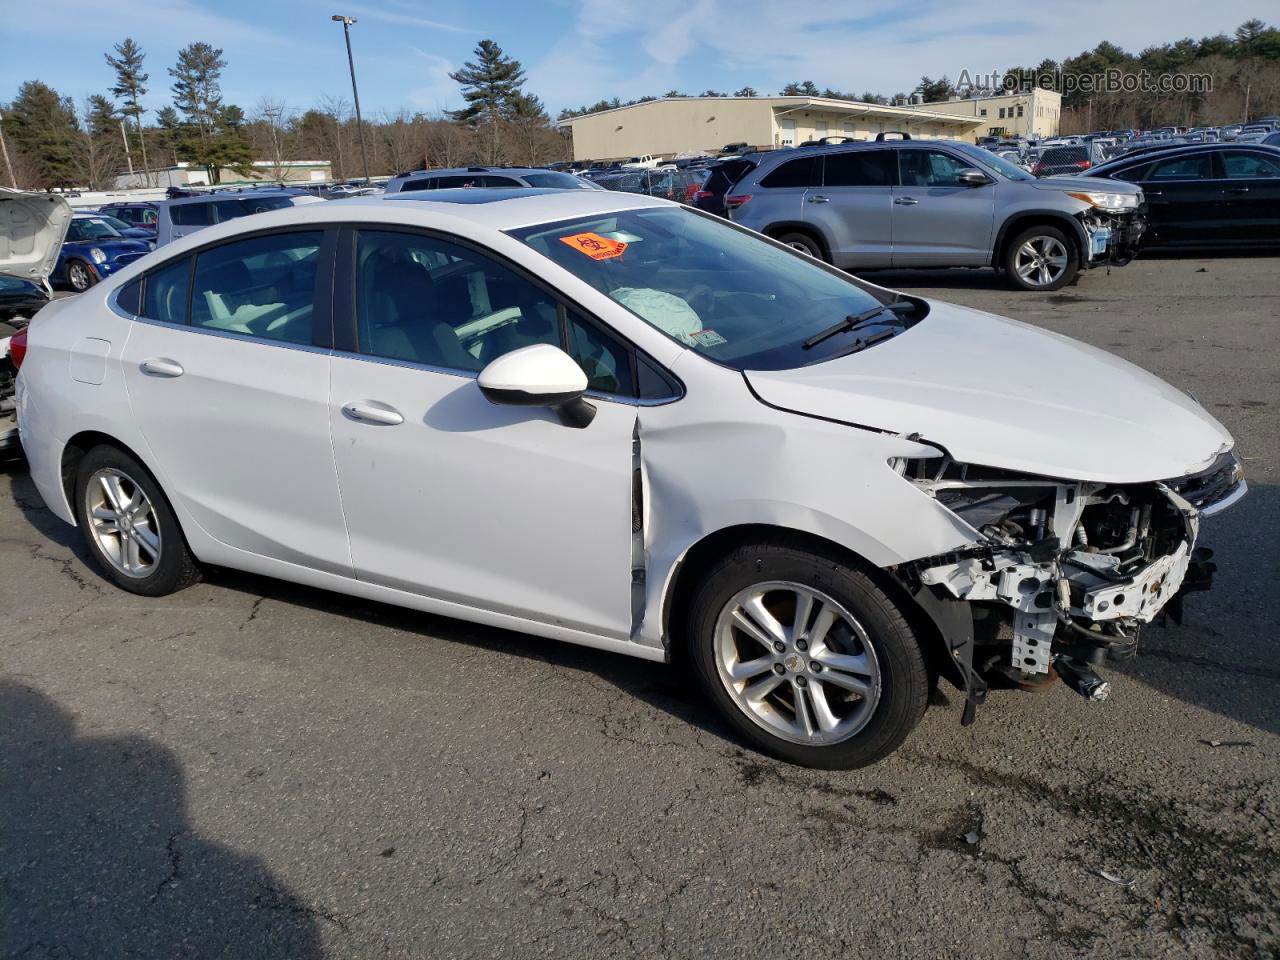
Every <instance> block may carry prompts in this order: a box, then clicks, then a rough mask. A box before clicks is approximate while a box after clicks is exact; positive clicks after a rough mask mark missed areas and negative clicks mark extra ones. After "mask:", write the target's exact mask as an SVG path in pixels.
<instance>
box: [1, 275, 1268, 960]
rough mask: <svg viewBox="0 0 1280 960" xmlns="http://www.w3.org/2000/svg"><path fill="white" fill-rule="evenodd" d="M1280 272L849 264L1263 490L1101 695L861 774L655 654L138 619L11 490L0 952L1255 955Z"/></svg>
mask: <svg viewBox="0 0 1280 960" xmlns="http://www.w3.org/2000/svg"><path fill="white" fill-rule="evenodd" d="M1276 264H1277V261H1276V260H1275V259H1274V258H1267V257H1248V258H1226V257H1224V258H1206V259H1183V260H1154V259H1151V260H1139V261H1137V262H1135V263H1134V264H1132V265H1130V266H1129V267H1127V268H1125V269H1121V270H1114V271H1112V272H1111V274H1110V275H1106V274H1105V273H1102V272H1095V273H1092V274H1089V275H1086V276H1085V277H1083V278H1082V279H1081V280H1080V281H1079V283H1078V284H1076V285H1075V286H1073V287H1070V288H1067V289H1065V290H1063V291H1060V292H1058V293H1056V294H1050V295H1033V294H1026V293H1019V292H1014V291H1011V290H1009V289H1007V288H1006V287H1005V285H1004V283H1003V281H1002V280H1001V279H1000V278H999V277H998V276H996V275H995V274H992V273H990V272H985V271H946V272H942V271H940V272H928V273H926V272H914V273H880V274H875V275H870V276H871V279H874V280H875V281H876V282H880V283H885V284H887V285H891V286H898V287H901V288H903V289H907V290H910V291H913V292H919V293H922V294H924V295H927V296H933V297H937V298H939V299H945V300H951V301H955V302H958V303H963V304H967V305H971V306H975V307H979V308H981V309H987V310H991V311H993V312H996V313H1002V314H1005V315H1007V316H1012V317H1015V318H1018V319H1021V320H1025V321H1028V322H1031V323H1034V324H1038V325H1040V326H1043V327H1046V328H1049V329H1051V330H1055V331H1058V332H1060V333H1064V334H1068V335H1070V336H1073V337H1077V338H1079V339H1082V340H1085V341H1087V342H1089V343H1093V344H1095V345H1098V346H1101V347H1104V348H1106V349H1108V350H1111V351H1114V352H1115V353H1118V354H1120V355H1121V356H1123V357H1126V358H1128V359H1130V360H1132V361H1134V362H1136V363H1138V364H1139V365H1141V366H1143V367H1146V368H1147V369H1149V370H1151V371H1153V372H1154V373H1156V374H1158V375H1160V376H1162V377H1164V378H1165V379H1167V380H1169V381H1170V382H1171V383H1173V384H1175V385H1177V386H1179V387H1182V388H1185V389H1188V390H1191V391H1192V392H1193V393H1194V394H1195V395H1196V397H1197V398H1198V399H1199V400H1200V402H1201V403H1203V404H1204V405H1205V406H1206V407H1207V408H1208V409H1209V410H1210V411H1211V412H1212V413H1213V414H1214V415H1215V416H1217V417H1218V418H1219V419H1220V420H1221V421H1222V422H1223V423H1224V424H1225V425H1226V426H1227V427H1228V428H1229V429H1230V430H1231V431H1232V432H1233V433H1234V435H1235V436H1236V438H1237V446H1238V450H1239V452H1240V453H1241V454H1242V456H1243V459H1244V461H1245V465H1246V468H1247V472H1248V479H1249V483H1250V487H1251V492H1250V495H1249V497H1248V498H1247V499H1246V500H1245V501H1244V502H1243V503H1242V504H1241V505H1239V506H1238V507H1237V508H1235V509H1234V510H1232V511H1230V512H1228V513H1227V514H1224V515H1223V516H1221V517H1219V518H1216V519H1213V520H1209V521H1206V524H1205V529H1204V532H1203V543H1204V544H1205V545H1206V546H1209V547H1211V548H1213V549H1214V550H1215V551H1216V559H1217V561H1218V565H1219V570H1218V583H1217V585H1216V587H1215V589H1214V591H1213V592H1212V593H1209V594H1198V595H1196V596H1194V597H1192V598H1190V599H1189V600H1188V602H1187V610H1186V621H1185V623H1184V624H1183V625H1182V626H1167V627H1161V628H1152V629H1149V630H1148V631H1147V632H1146V633H1145V635H1144V638H1143V644H1142V653H1141V655H1140V656H1139V657H1138V658H1137V659H1136V660H1134V661H1132V662H1130V663H1126V664H1123V665H1119V666H1114V667H1110V668H1108V669H1107V670H1106V674H1107V679H1109V680H1111V682H1112V686H1113V689H1112V695H1111V699H1110V700H1108V701H1107V702H1106V703H1103V704H1096V703H1089V702H1086V701H1085V700H1084V699H1082V698H1081V697H1079V696H1077V695H1075V694H1074V693H1071V692H1069V691H1068V690H1067V689H1066V688H1065V687H1063V686H1062V685H1058V686H1056V687H1053V688H1050V689H1049V690H1047V691H1044V692H1041V693H1034V694H1032V693H1021V692H1015V691H997V692H995V693H993V694H992V696H991V697H990V698H989V700H988V702H987V704H986V705H985V706H984V707H983V708H982V709H980V710H979V713H978V721H977V723H976V724H975V725H973V726H971V727H967V728H962V727H961V726H960V709H961V702H960V698H959V697H958V696H957V694H956V693H955V692H954V691H953V690H952V689H951V688H949V687H947V686H945V685H944V686H943V687H942V688H941V690H940V691H939V693H938V695H937V696H936V697H935V702H934V703H933V706H932V707H931V709H930V710H929V711H928V713H927V714H926V716H925V719H924V721H923V722H922V723H921V725H920V726H919V727H918V728H917V730H916V731H915V733H914V734H913V735H912V736H911V738H910V739H909V740H908V741H907V743H906V744H905V746H904V747H903V748H902V749H901V750H900V751H899V752H898V753H896V754H895V755H893V756H892V757H890V758H889V759H887V760H885V761H883V762H881V763H880V764H878V765H877V766H875V767H872V768H869V769H866V770H862V771H856V772H852V773H829V772H816V771H809V770H804V769H801V768H797V767H791V766H787V765H784V764H780V763H776V762H774V761H772V760H769V759H768V758H765V757H763V756H761V755H759V754H757V753H754V752H753V751H751V750H750V749H749V748H747V747H746V746H745V745H744V744H742V743H740V742H738V741H737V740H735V739H734V737H733V736H732V734H731V733H730V732H729V731H728V729H727V728H726V727H725V726H724V725H722V724H721V723H720V722H719V721H718V720H717V719H716V718H715V716H714V715H713V714H712V712H711V711H710V709H709V708H708V707H707V706H706V705H704V704H703V703H702V702H701V700H700V699H699V697H698V696H697V695H696V693H695V692H694V691H693V689H692V687H691V685H690V684H688V683H687V682H686V681H685V679H684V678H682V677H681V676H680V675H679V674H678V673H677V671H676V670H674V669H672V668H667V667H663V666H661V665H656V664H649V663H645V662H641V661H638V660H632V659H627V658H623V657H620V656H614V655H609V654H604V653H598V652H594V651H590V650H585V649H581V648H575V647H571V646H567V645H560V644H556V643H553V642H550V641H544V640H540V639H536V638H533V637H528V636H524V635H519V634H513V633H507V632H503V631H499V630H492V629H486V628H483V627H477V626H472V625H469V624H466V623H461V622H457V621H451V620H445V619H440V618H432V617H428V616H424V615H421V614H417V613H413V612H410V611H404V610H399V609H395V608H392V607H386V606H379V605H374V604H368V603H365V602H362V601H359V600H355V599H350V598H344V597H341V596H335V595H331V594H326V593H322V592H320V591H315V590H309V589H304V588H301V587H295V586H290V585H288V584H284V583H280V582H276V581H272V580H267V579H263V578H259V577H253V576H249V575H244V574H238V573H232V572H227V571H211V572H210V573H209V575H208V576H207V578H206V580H205V582H203V583H201V584H199V585H197V586H195V587H193V588H191V589H189V590H187V591H184V592H183V593H180V594H178V595H175V596H172V597H168V598H164V599H160V600H148V599H143V598H139V597H134V596H131V595H129V594H126V593H123V592H121V591H119V590H117V589H115V588H113V587H112V586H111V585H109V584H108V583H107V582H106V581H105V580H104V579H103V578H101V577H100V576H99V575H98V573H97V572H96V570H95V569H94V568H93V567H92V566H91V565H89V564H88V563H87V562H86V559H87V556H86V553H85V550H84V549H83V547H82V546H81V545H80V542H79V539H78V534H77V533H76V531H75V530H73V529H72V528H70V527H67V526H65V525H64V524H62V523H61V522H60V521H58V520H57V519H55V518H54V517H53V516H52V515H51V514H50V513H48V511H47V510H45V509H44V507H43V505H42V503H41V501H40V498H39V496H38V494H37V493H36V491H35V489H34V487H33V486H32V484H31V483H30V481H29V479H28V477H27V475H26V473H25V470H24V469H23V467H22V466H21V465H20V464H11V465H9V466H7V467H0V611H2V612H3V616H2V617H0V957H3V958H18V957H21V958H23V960H45V958H95V960H96V958H116V957H120V958H124V957H139V958H153V957H154V958H177V957H201V958H204V957H220V958H238V960H247V958H257V957H271V958H276V957H279V958H298V960H309V958H319V957H327V958H357V957H358V958H373V957H406V958H407V957H414V958H426V957H430V958H449V957H476V958H499V957H501V958H507V957H510V958H536V957H557V958H578V957H582V958H596V957H619V958H628V957H644V958H656V957H698V958H700V960H709V958H721V957H723V958H735V960H736V958H744V957H766V956H768V957H801V956H803V957H810V958H823V957H966V958H967V957H1010V956H1016V957H1044V958H1059V957H1064V956H1082V955H1089V956H1091V957H1160V958H1178V957H1219V956H1241V957H1256V956H1276V955H1278V954H1280V832H1278V831H1280V735H1278V734H1280V698H1278V697H1277V693H1278V692H1280V640H1278V638H1277V632H1276V623H1277V621H1278V620H1280V589H1278V588H1277V583H1276V577H1277V574H1278V573H1280V562H1278V561H1280V547H1278V546H1277V540H1278V536H1277V535H1278V534H1280V495H1278V493H1277V491H1278V489H1280V488H1278V487H1277V484H1278V483H1280V429H1277V427H1278V421H1277V412H1278V411H1280V345H1277V332H1278V328H1280V308H1278V307H1277V304H1280V298H1278V295H1280V270H1277V268H1276ZM1008 363H1009V372H1010V374H1013V373H1015V372H1016V366H1017V363H1018V358H1017V357H1010V358H1009V360H1008ZM990 375H991V376H992V378H999V377H1000V376H1001V375H1002V371H1000V370H991V371H990ZM1077 386H1078V388H1079V389H1080V390H1082V391H1088V390H1092V389H1094V385H1092V384H1088V383H1081V384H1078V385H1077ZM1117 413H1118V415H1123V411H1122V410H1120V411H1117ZM1045 429H1046V430H1047V431H1052V429H1053V425H1052V424H1051V423H1046V425H1045ZM971 841H972V842H971Z"/></svg>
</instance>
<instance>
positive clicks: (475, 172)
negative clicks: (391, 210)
mask: <svg viewBox="0 0 1280 960" xmlns="http://www.w3.org/2000/svg"><path fill="white" fill-rule="evenodd" d="M453 187H534V188H543V189H547V188H550V189H556V190H592V189H595V188H594V186H593V185H592V184H591V183H589V182H587V181H586V180H583V179H582V178H581V177H575V176H574V175H573V174H571V173H561V172H559V171H557V170H547V169H546V168H544V167H455V168H452V169H449V170H416V171H414V172H413V173H399V174H396V175H395V176H394V177H392V178H391V179H390V180H388V181H387V189H386V193H387V194H392V193H408V192H409V191H411V190H448V189H451V188H453Z"/></svg>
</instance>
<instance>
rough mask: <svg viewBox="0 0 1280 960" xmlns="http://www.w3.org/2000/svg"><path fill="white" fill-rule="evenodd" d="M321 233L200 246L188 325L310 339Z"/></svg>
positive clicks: (275, 337)
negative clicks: (209, 247)
mask: <svg viewBox="0 0 1280 960" xmlns="http://www.w3.org/2000/svg"><path fill="white" fill-rule="evenodd" d="M323 236H324V234H323V233H322V232H321V231H319V230H308V231H302V232H299V233H271V234H267V235H265V236H260V237H249V238H248V239H245V240H233V241H231V242H229V243H224V244H222V245H221V246H218V247H213V248H212V249H209V250H203V251H201V252H200V254H199V255H198V257H197V260H196V269H195V277H194V280H193V282H192V295H191V323H192V325H193V326H197V327H206V328H209V329H212V330H222V331H226V332H229V333H242V334H247V335H250V336H255V337H261V338H263V339H265V340H281V341H285V342H288V343H310V342H311V340H312V315H313V314H314V312H315V291H316V275H317V272H318V267H319V262H320V243H321V240H322V238H323Z"/></svg>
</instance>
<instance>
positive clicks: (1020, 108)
mask: <svg viewBox="0 0 1280 960" xmlns="http://www.w3.org/2000/svg"><path fill="white" fill-rule="evenodd" d="M1018 116H1022V104H1018Z"/></svg>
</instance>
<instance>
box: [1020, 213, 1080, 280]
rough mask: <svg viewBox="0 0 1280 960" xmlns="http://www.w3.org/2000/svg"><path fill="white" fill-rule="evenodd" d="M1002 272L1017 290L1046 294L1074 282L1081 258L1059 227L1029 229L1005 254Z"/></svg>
mask: <svg viewBox="0 0 1280 960" xmlns="http://www.w3.org/2000/svg"><path fill="white" fill-rule="evenodd" d="M1004 270H1005V274H1006V275H1007V276H1008V277H1009V282H1010V283H1012V284H1013V285H1014V286H1015V287H1017V288H1018V289H1020V290H1033V291H1036V292H1038V293H1048V292H1050V291H1053V290H1058V289H1061V288H1062V287H1065V286H1066V285H1067V284H1068V283H1070V282H1071V281H1072V280H1074V279H1075V278H1076V274H1078V273H1079V272H1080V254H1079V252H1078V251H1077V250H1076V245H1075V242H1074V241H1073V240H1072V239H1071V238H1070V237H1068V236H1067V235H1066V233H1064V232H1063V231H1062V230H1060V229H1059V228H1058V227H1051V226H1049V225H1047V224H1046V225H1044V226H1037V227H1028V228H1027V229H1026V230H1023V231H1022V232H1021V233H1020V234H1018V235H1017V236H1016V237H1014V238H1013V242H1012V243H1010V244H1009V246H1008V248H1007V249H1006V250H1005V254H1004Z"/></svg>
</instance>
